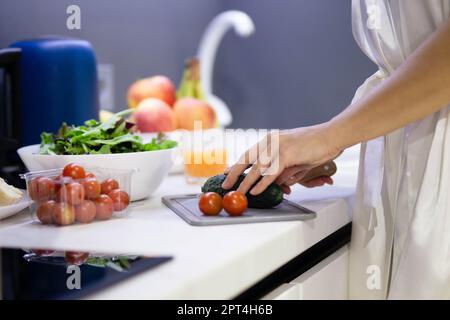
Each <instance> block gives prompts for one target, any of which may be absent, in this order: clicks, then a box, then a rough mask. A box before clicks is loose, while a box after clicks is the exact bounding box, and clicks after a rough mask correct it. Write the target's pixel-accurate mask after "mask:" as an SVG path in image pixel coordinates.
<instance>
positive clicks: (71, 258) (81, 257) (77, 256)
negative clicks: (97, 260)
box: [65, 251, 89, 266]
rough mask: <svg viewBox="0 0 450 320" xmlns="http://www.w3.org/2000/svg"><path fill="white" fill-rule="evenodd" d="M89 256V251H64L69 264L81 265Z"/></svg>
mask: <svg viewBox="0 0 450 320" xmlns="http://www.w3.org/2000/svg"><path fill="white" fill-rule="evenodd" d="M87 258H89V253H87V252H71V251H67V252H66V253H65V259H66V262H67V263H68V264H70V265H77V266H79V265H82V264H83V263H85V262H86V260H87Z"/></svg>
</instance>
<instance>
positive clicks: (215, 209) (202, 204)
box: [198, 192, 222, 216]
mask: <svg viewBox="0 0 450 320" xmlns="http://www.w3.org/2000/svg"><path fill="white" fill-rule="evenodd" d="M198 208H199V209H200V211H201V212H203V214H204V215H207V216H215V215H218V214H219V213H220V211H222V197H221V196H220V195H219V194H218V193H215V192H207V193H204V194H202V195H201V197H200V200H199V201H198Z"/></svg>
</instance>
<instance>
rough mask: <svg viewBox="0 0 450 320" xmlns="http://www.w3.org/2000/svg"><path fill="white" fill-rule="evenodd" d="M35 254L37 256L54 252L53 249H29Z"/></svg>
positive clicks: (45, 255) (46, 255)
mask: <svg viewBox="0 0 450 320" xmlns="http://www.w3.org/2000/svg"><path fill="white" fill-rule="evenodd" d="M31 252H33V253H34V254H35V255H37V256H38V257H48V256H51V255H52V254H54V253H55V251H54V250H47V249H33V250H31Z"/></svg>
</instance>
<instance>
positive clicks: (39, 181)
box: [28, 177, 55, 201]
mask: <svg viewBox="0 0 450 320" xmlns="http://www.w3.org/2000/svg"><path fill="white" fill-rule="evenodd" d="M28 194H29V195H30V198H31V199H33V200H35V201H46V200H49V199H51V198H52V197H53V196H54V195H55V183H54V182H53V180H52V179H50V178H47V177H36V178H33V179H32V180H31V181H30V182H29V184H28Z"/></svg>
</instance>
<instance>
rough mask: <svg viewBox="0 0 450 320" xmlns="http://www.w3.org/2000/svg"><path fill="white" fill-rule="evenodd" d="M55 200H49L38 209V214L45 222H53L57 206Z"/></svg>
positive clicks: (40, 219)
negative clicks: (54, 210) (54, 209)
mask: <svg viewBox="0 0 450 320" xmlns="http://www.w3.org/2000/svg"><path fill="white" fill-rule="evenodd" d="M55 203H56V202H55V201H53V200H47V201H45V202H43V203H41V204H40V205H39V207H38V208H37V210H36V215H37V217H38V219H39V221H41V222H42V223H43V224H52V223H53V217H52V216H53V208H54V207H55Z"/></svg>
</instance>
